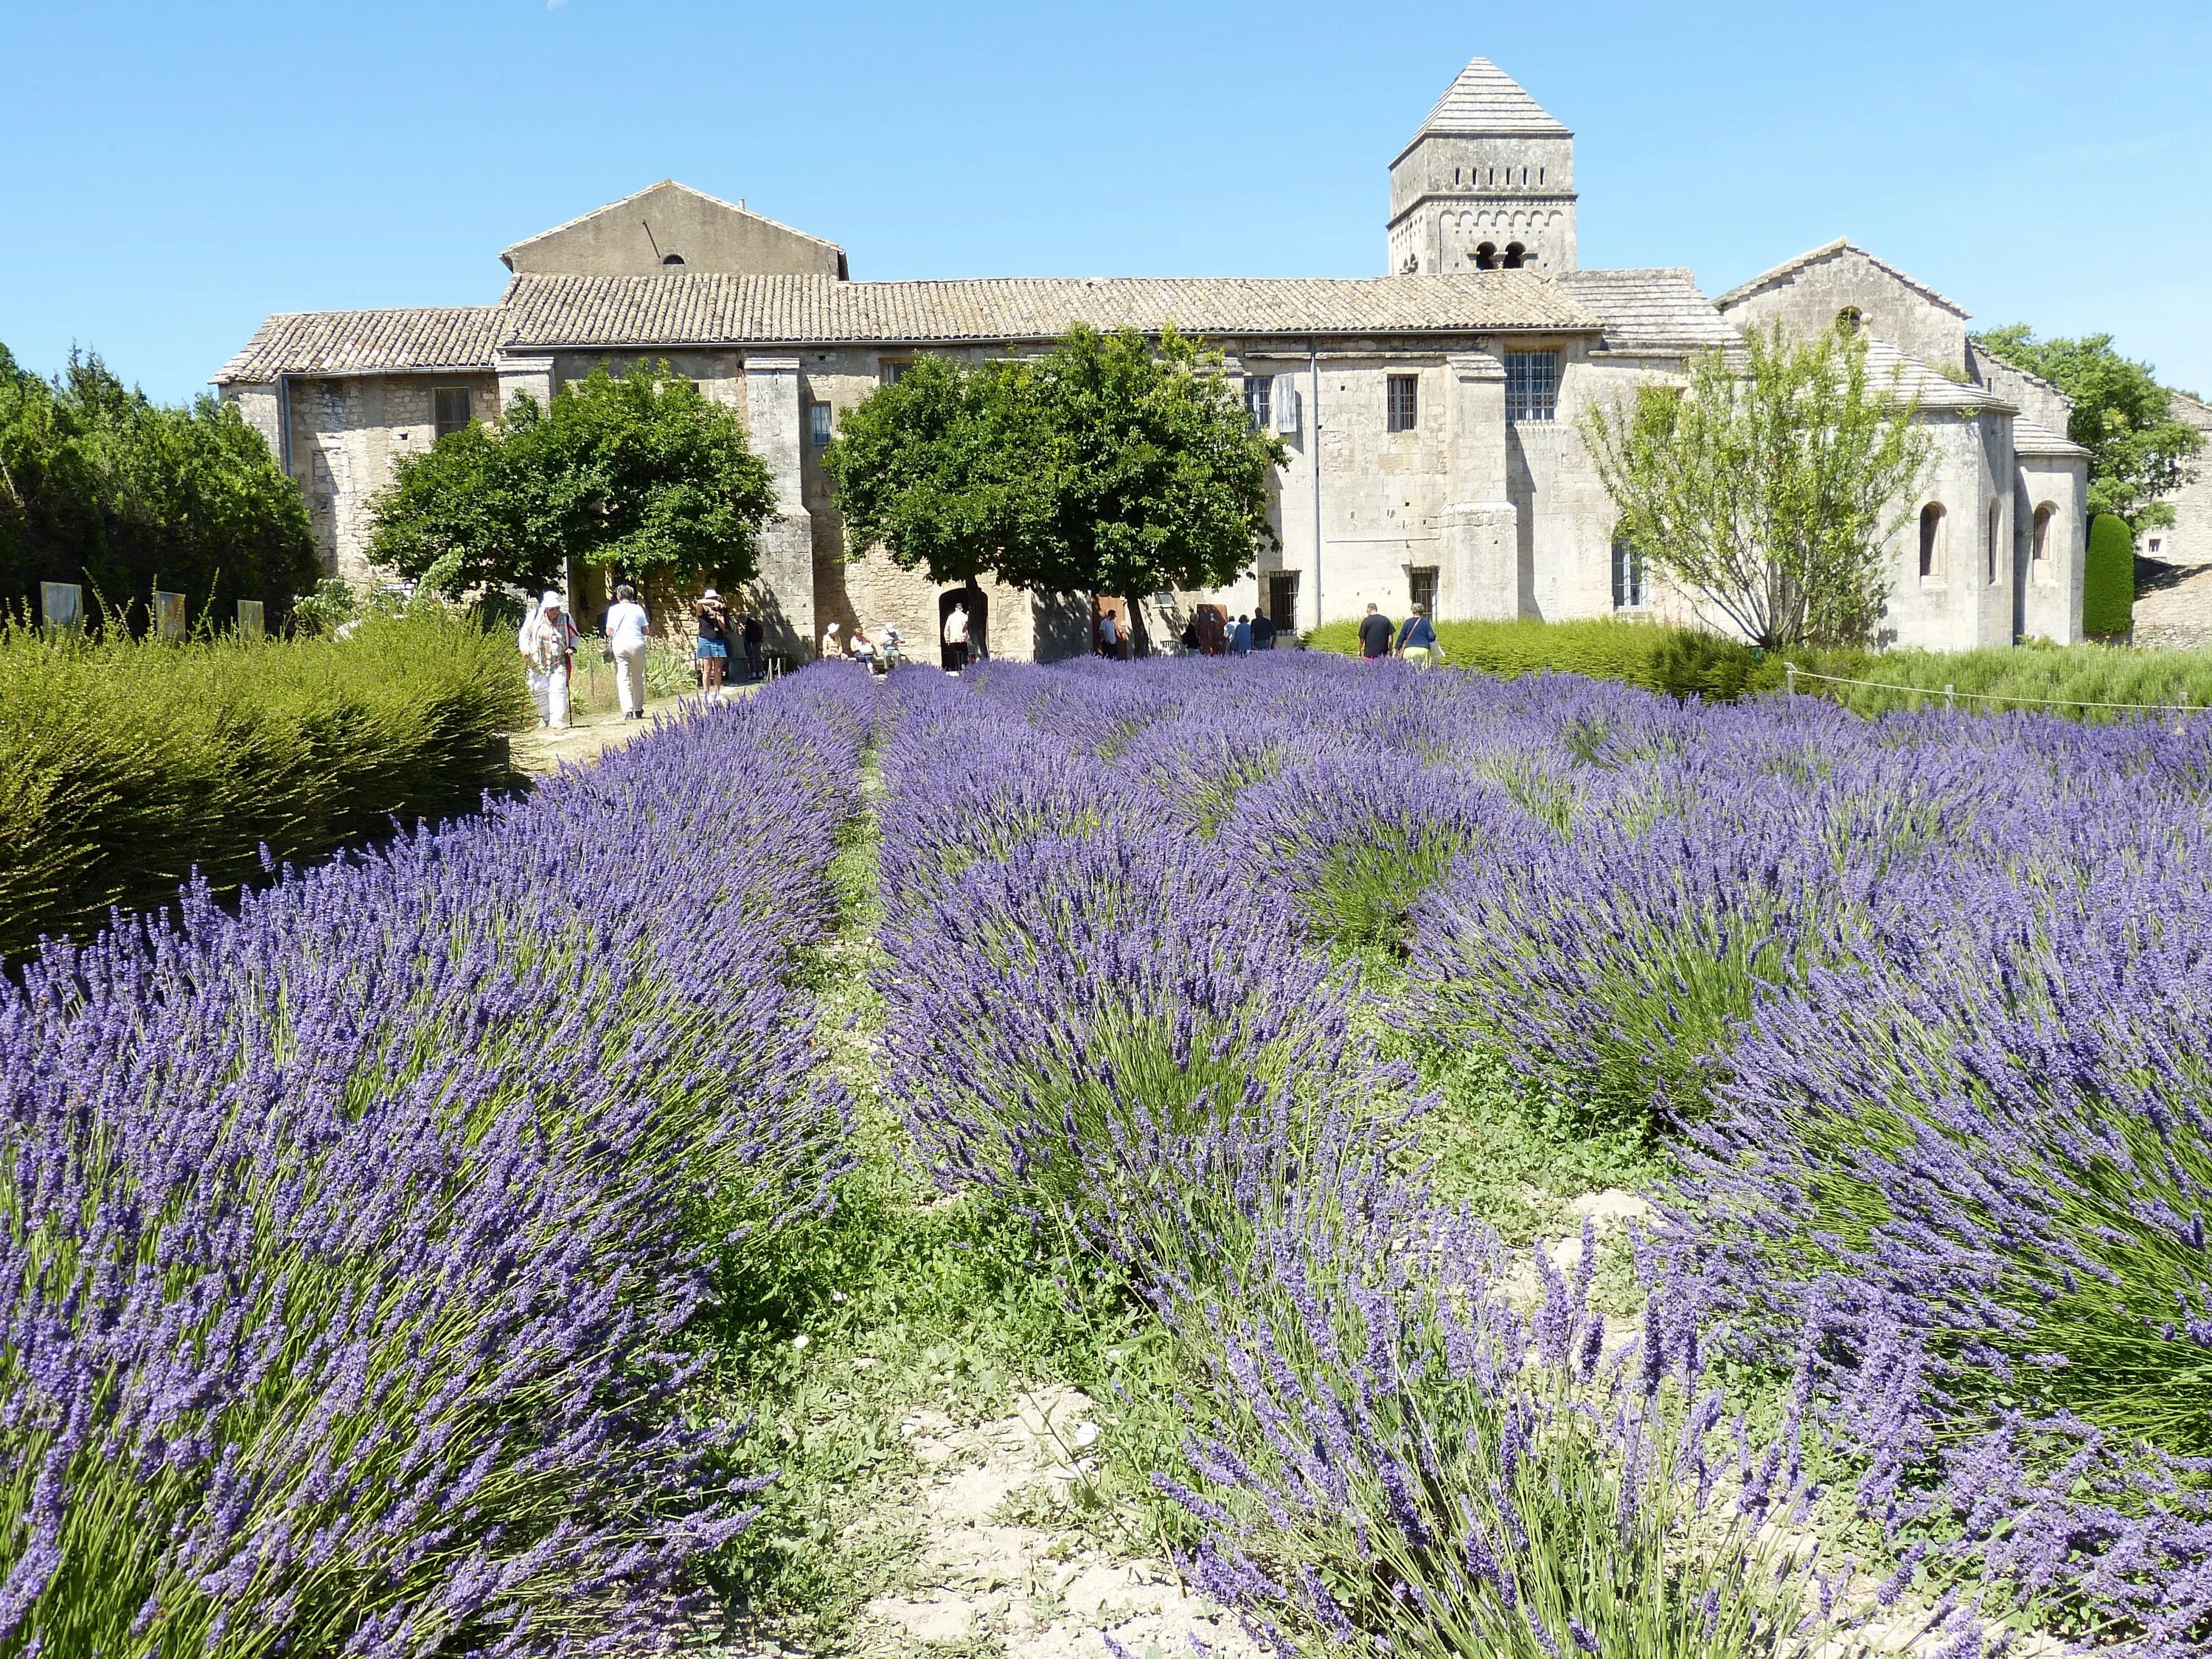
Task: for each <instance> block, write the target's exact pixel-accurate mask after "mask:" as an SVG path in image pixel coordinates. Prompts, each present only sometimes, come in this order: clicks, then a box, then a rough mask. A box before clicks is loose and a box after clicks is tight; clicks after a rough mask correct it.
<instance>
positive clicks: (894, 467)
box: [823, 327, 1284, 594]
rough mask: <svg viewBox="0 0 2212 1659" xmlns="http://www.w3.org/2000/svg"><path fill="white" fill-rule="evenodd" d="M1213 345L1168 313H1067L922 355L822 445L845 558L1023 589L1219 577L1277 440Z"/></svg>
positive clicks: (1263, 490) (1268, 531)
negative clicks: (1172, 324) (1067, 319)
mask: <svg viewBox="0 0 2212 1659" xmlns="http://www.w3.org/2000/svg"><path fill="white" fill-rule="evenodd" d="M1218 362H1219V358H1218V356H1215V355H1212V354H1209V353H1207V352H1206V351H1205V350H1203V349H1201V348H1200V346H1199V344H1198V343H1196V342H1194V341H1191V340H1187V339H1185V338H1183V337H1182V336H1180V335H1178V334H1177V333H1176V332H1175V331H1174V330H1173V329H1172V328H1170V329H1168V330H1166V331H1164V333H1163V334H1162V336H1161V338H1160V340H1159V343H1158V346H1157V347H1155V346H1154V345H1153V344H1152V342H1150V341H1148V340H1147V339H1146V337H1144V336H1143V335H1141V334H1138V333H1136V332H1134V331H1127V332H1122V333H1117V334H1110V335H1109V334H1100V333H1098V332H1097V331H1095V330H1092V329H1089V328H1084V327H1078V328H1076V329H1074V330H1073V331H1071V332H1070V333H1068V334H1067V335H1066V337H1063V338H1062V339H1061V340H1060V342H1059V343H1058V344H1057V345H1055V346H1054V349H1052V350H1051V351H1049V352H1047V353H1046V354H1044V355H1043V356H1038V357H1031V358H1012V359H1001V360H999V361H995V362H984V363H976V364H972V365H967V364H956V363H952V362H947V361H945V359H942V358H936V357H925V358H923V359H922V360H921V361H920V362H916V363H915V365H914V367H913V368H911V369H909V370H908V372H907V374H905V375H904V376H903V377H902V378H901V379H900V380H897V381H896V382H895V383H894V384H892V385H890V386H884V387H881V388H880V389H878V391H877V392H875V393H874V394H873V395H872V396H871V397H870V398H868V400H867V401H866V403H863V404H860V406H859V407H858V408H857V409H854V410H851V411H850V412H849V413H848V414H847V416H845V419H844V422H843V430H842V432H841V433H840V434H839V435H838V436H837V437H836V440H835V441H833V442H832V443H831V444H830V446H829V452H828V453H827V455H826V456H825V458H824V462H823V465H824V466H825V467H826V468H827V470H828V471H829V477H830V479H831V481H832V483H834V484H835V486H836V492H837V506H838V510H839V512H840V513H842V515H843V518H844V521H845V538H846V544H847V546H848V549H849V550H850V551H851V552H852V554H853V556H855V557H860V556H864V555H865V554H866V551H867V550H868V549H869V548H871V547H872V546H875V545H877V544H881V545H882V546H883V547H884V548H885V549H886V550H888V551H889V553H890V557H891V560H892V562H894V563H895V564H897V565H899V566H901V567H902V568H906V569H921V570H927V572H928V573H929V575H930V578H931V580H933V581H938V582H961V581H968V580H973V579H974V578H975V577H977V576H979V575H981V574H984V573H986V572H988V573H989V574H993V575H994V576H996V577H997V578H998V579H999V580H1001V581H1004V582H1006V583H1008V584H1009V585H1011V586H1016V587H1023V588H1027V589H1029V590H1030V591H1031V592H1044V593H1067V592H1102V593H1122V594H1132V593H1152V592H1158V591H1159V590H1161V589H1163V588H1167V587H1186V588H1190V587H1218V586H1222V585H1223V584H1225V583H1226V582H1229V581H1232V580H1235V579H1236V578H1237V576H1239V575H1241V574H1243V572H1244V571H1246V570H1247V569H1249V568H1250V567H1251V563H1252V560H1253V556H1254V554H1255V550H1257V548H1258V546H1259V545H1260V544H1261V543H1263V542H1264V543H1266V544H1268V545H1270V546H1274V545H1279V541H1278V539H1277V537H1276V533H1275V531H1274V529H1273V526H1272V525H1271V524H1270V523H1269V521H1268V517H1267V499H1268V488H1267V486H1268V476H1269V472H1270V470H1271V469H1272V468H1273V467H1274V466H1275V465H1278V464H1279V462H1280V461H1281V460H1282V459H1283V453H1284V452H1283V447H1282V445H1281V443H1280V442H1279V441H1278V440H1276V439H1274V438H1273V437H1270V436H1268V435H1266V434H1264V433H1261V432H1256V431H1255V430H1254V429H1253V428H1252V422H1251V420H1250V418H1249V416H1247V414H1246V413H1245V410H1244V407H1243V400H1242V399H1241V398H1239V397H1238V395H1237V391H1236V388H1235V387H1234V386H1231V384H1230V383H1229V382H1228V380H1226V379H1225V377H1224V376H1222V375H1221V374H1218V373H1216V372H1214V370H1215V366H1216V365H1217V364H1218Z"/></svg>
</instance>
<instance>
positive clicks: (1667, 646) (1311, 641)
mask: <svg viewBox="0 0 2212 1659" xmlns="http://www.w3.org/2000/svg"><path fill="white" fill-rule="evenodd" d="M2113 522H2114V523H2119V520H2113ZM2121 528H2122V530H2123V531H2124V530H2125V528H2126V526H2125V525H2124V524H2123V525H2121ZM2132 551H2133V549H2132V544H2130V555H2131V556H2132ZM1437 637H1438V638H1439V639H1440V640H1441V641H1443V647H1444V660H1445V661H1446V662H1447V663H1448V664H1449V665H1452V666H1455V667H1459V668H1478V669H1481V670H1484V671H1486V672H1489V673H1492V674H1500V675H1504V676H1505V677H1507V678H1511V677H1513V676H1515V675H1519V674H1528V673H1535V672H1539V671H1555V672H1559V673H1568V674H1583V675H1587V676H1589V678H1592V679H1607V680H1623V681H1626V683H1627V684H1631V685H1640V686H1643V687H1644V688H1645V689H1646V690H1652V691H1664V692H1668V693H1670V694H1671V695H1673V696H1678V697H1679V696H1692V695H1695V696H1701V697H1703V698H1705V700H1706V701H1707V702H1735V701H1736V700H1737V699H1739V698H1741V697H1745V696H1755V695H1758V694H1759V693H1762V692H1771V691H1778V690H1782V689H1783V685H1784V678H1785V674H1786V669H1785V665H1784V659H1783V658H1781V657H1778V656H1762V655H1761V654H1760V653H1758V652H1757V651H1754V650H1753V648H1752V647H1749V646H1747V645H1743V644H1741V643H1738V642H1736V641H1731V640H1723V639H1719V638H1717V637H1716V636H1714V635H1711V634H1704V633H1699V632H1697V631H1695V630H1693V629H1683V628H1668V627H1663V626H1661V625H1660V624H1658V623H1628V622H1611V621H1592V622H1565V623H1545V622H1530V621H1522V622H1510V623H1437ZM1307 643H1308V645H1309V646H1310V647H1314V648H1316V649H1319V650H1325V651H1339V652H1344V653H1351V652H1353V651H1356V650H1357V649H1358V641H1357V637H1356V633H1355V629H1354V625H1353V624H1352V623H1330V624H1329V625H1328V627H1326V628H1322V629H1317V630H1316V632H1315V633H1313V634H1312V635H1310V636H1309V637H1308V640H1307ZM1788 660H1789V661H1790V662H1795V663H1796V665H1797V666H1798V667H1799V669H1801V670H1802V672H1801V674H1800V675H1799V677H1798V680H1797V687H1798V690H1800V691H1802V692H1804V693H1806V694H1808V695H1810V696H1825V697H1828V698H1830V699H1832V701H1834V702H1839V703H1842V704H1843V705H1844V707H1846V708H1851V709H1855V710H1857V712H1859V713H1861V714H1880V713H1882V712H1884V711H1886V710H1889V709H1894V708H1920V707H1926V706H1929V705H1934V704H1940V703H1941V702H1942V701H1943V688H1944V687H1945V686H1947V685H1948V686H1950V687H1951V688H1952V690H1953V695H1954V698H1955V700H1956V702H1957V705H1958V707H1960V708H1963V709H1969V710H1972V711H1974V712H1977V713H1982V714H1996V713H2002V712H2004V711H2006V710H2008V709H2014V708H2036V707H2044V708H2046V709H2047V712H2049V713H2051V714H2064V715H2069V716H2071V717H2072V718H2075V719H2078V720H2105V719H2113V718H2118V717H2119V716H2120V715H2122V714H2125V713H2126V712H2127V711H2126V710H2125V709H2124V708H2121V709H2115V708H2098V707H2096V706H2095V705H2098V704H2103V703H2119V704H2129V705H2152V706H2159V707H2172V706H2176V705H2181V704H2186V705H2188V706H2190V707H2191V708H2204V709H2208V710H2212V651H2136V650H2132V649H2129V648H2127V647H2115V646H2109V645H2094V644H2092V645H2074V646H2063V647H2062V646H2053V645H2020V646H1992V647H1987V648H1984V649H1983V650H1979V651H1960V652H1942V651H1883V652H1872V651H1792V652H1790V653H1788ZM1815 674H1820V675H1827V676H1831V677H1832V679H1833V680H1857V681H1872V682H1874V684H1857V685H1843V684H1833V683H1832V681H1830V680H1821V679H1815V678H1813V676H1814V675H1815ZM2068 705H2082V706H2075V707H2069V706H2068ZM2207 717H2212V715H2209V716H2207Z"/></svg>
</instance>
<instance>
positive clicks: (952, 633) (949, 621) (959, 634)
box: [945, 604, 968, 674]
mask: <svg viewBox="0 0 2212 1659" xmlns="http://www.w3.org/2000/svg"><path fill="white" fill-rule="evenodd" d="M967 665H968V607H967V606H966V605H964V604H956V605H954V606H953V607H952V614H951V616H949V617H946V618H945V671H946V672H947V673H949V674H957V673H958V672H959V671H961V670H962V669H963V668H965V667H966V666H967Z"/></svg>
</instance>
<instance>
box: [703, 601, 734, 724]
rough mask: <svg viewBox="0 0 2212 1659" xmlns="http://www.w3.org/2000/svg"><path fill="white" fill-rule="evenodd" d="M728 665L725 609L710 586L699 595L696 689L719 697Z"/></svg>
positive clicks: (727, 620)
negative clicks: (697, 678)
mask: <svg viewBox="0 0 2212 1659" xmlns="http://www.w3.org/2000/svg"><path fill="white" fill-rule="evenodd" d="M729 666H730V612H729V608H728V607H727V606H726V605H724V604H723V603H722V596H721V595H720V593H718V592H715V591H714V589H713V588H711V587H710V588H708V590H707V591H706V592H704V593H702V594H701V595H700V596H699V689H700V690H702V691H704V692H705V693H706V694H707V695H708V696H710V697H719V696H721V695H722V678H723V676H724V675H725V674H726V673H727V672H728V671H729Z"/></svg>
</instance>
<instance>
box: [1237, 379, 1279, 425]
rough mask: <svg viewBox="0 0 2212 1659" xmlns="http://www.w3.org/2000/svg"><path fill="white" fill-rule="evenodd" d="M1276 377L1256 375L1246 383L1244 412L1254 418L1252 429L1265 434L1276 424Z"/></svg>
mask: <svg viewBox="0 0 2212 1659" xmlns="http://www.w3.org/2000/svg"><path fill="white" fill-rule="evenodd" d="M1274 391H1275V377H1274V376H1273V375H1272V374H1254V375H1250V376H1249V377H1247V379H1246V380H1245V382H1244V412H1245V413H1246V414H1248V415H1249V416H1251V417H1252V429H1253V430H1254V431H1255V432H1265V431H1266V430H1267V428H1269V427H1271V426H1273V424H1274V423H1275V399H1274Z"/></svg>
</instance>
